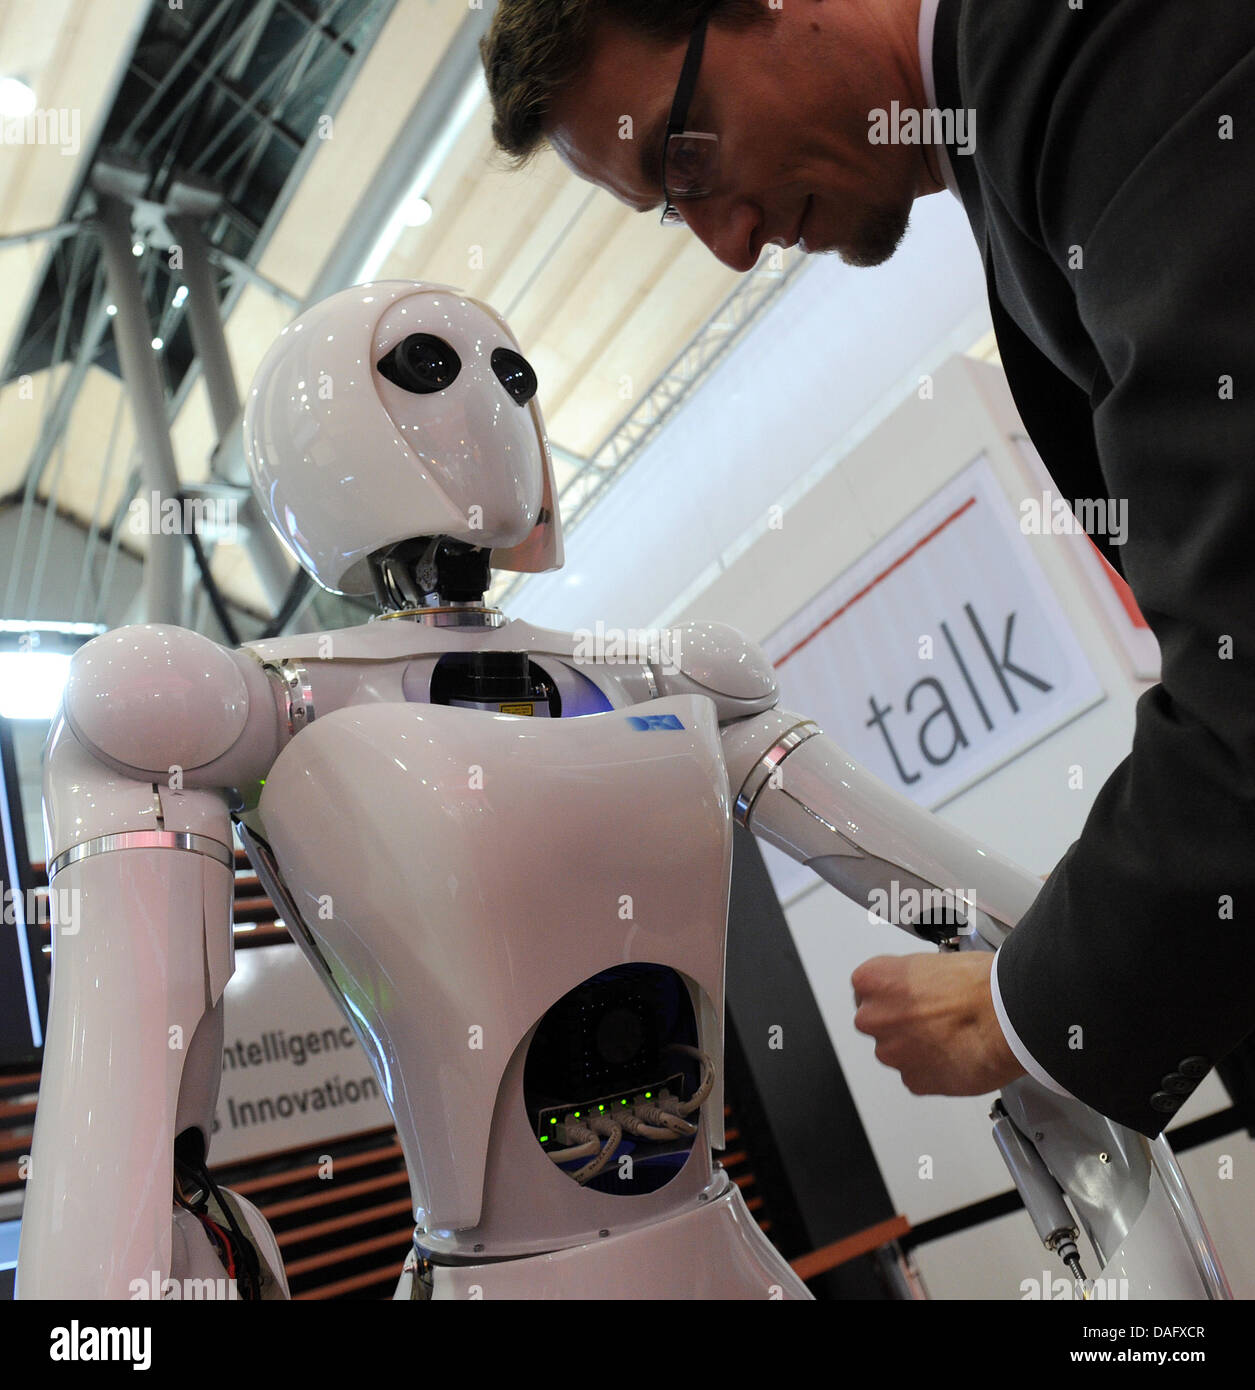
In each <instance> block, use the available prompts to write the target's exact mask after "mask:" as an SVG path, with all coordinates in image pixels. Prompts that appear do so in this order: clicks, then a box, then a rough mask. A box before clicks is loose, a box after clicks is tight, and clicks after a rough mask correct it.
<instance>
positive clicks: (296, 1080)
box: [209, 945, 392, 1164]
mask: <svg viewBox="0 0 1255 1390" xmlns="http://www.w3.org/2000/svg"><path fill="white" fill-rule="evenodd" d="M391 1123H392V1117H391V1115H390V1114H389V1113H388V1107H387V1105H386V1103H385V1102H384V1099H383V1096H382V1094H381V1093H380V1089H379V1083H378V1082H377V1081H376V1079H375V1076H374V1073H373V1072H372V1071H371V1068H370V1063H369V1062H368V1061H367V1060H366V1057H365V1056H364V1054H363V1052H362V1049H361V1047H360V1046H359V1045H358V1041H357V1038H356V1037H355V1036H354V1034H353V1030H352V1029H351V1028H350V1027H349V1025H348V1024H347V1023H346V1022H345V1020H344V1015H343V1014H342V1013H341V1012H340V1010H339V1009H338V1008H337V1007H336V1004H335V1001H334V1000H333V999H332V998H331V996H330V995H329V994H328V993H327V990H326V989H325V988H324V986H323V984H322V981H321V980H319V978H318V976H317V975H315V974H314V971H313V968H312V967H311V966H310V964H309V963H308V961H306V959H305V957H304V956H303V955H301V952H300V948H299V947H297V946H290V945H289V946H264V947H262V948H260V949H259V950H255V951H239V952H237V954H236V957H235V974H234V975H233V976H232V977H231V982H230V984H229V985H228V986H227V993H226V1004H225V1031H224V1035H223V1049H222V1089H221V1091H220V1092H219V1095H218V1109H217V1112H216V1114H215V1117H214V1132H213V1137H212V1140H211V1142H210V1146H209V1161H210V1162H211V1163H213V1164H221V1163H234V1162H237V1161H238V1160H240V1159H245V1158H254V1157H256V1156H257V1155H258V1154H265V1153H271V1152H273V1151H274V1150H275V1149H289V1148H295V1147H297V1146H298V1145H302V1144H317V1143H320V1142H322V1141H323V1140H324V1139H339V1138H343V1137H345V1136H346V1135H350V1134H357V1133H360V1132H361V1131H362V1130H365V1129H376V1128H378V1127H379V1126H381V1125H387V1124H391Z"/></svg>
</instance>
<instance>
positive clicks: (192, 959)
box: [18, 627, 281, 1298]
mask: <svg viewBox="0 0 1255 1390" xmlns="http://www.w3.org/2000/svg"><path fill="white" fill-rule="evenodd" d="M250 668H251V669H250ZM280 737H281V735H280V724H279V715H278V707H277V703H276V696H275V694H273V693H272V690H271V686H270V683H269V681H268V680H267V678H266V675H265V674H264V672H263V671H262V670H261V668H260V666H259V665H258V664H257V662H256V661H255V660H254V659H253V658H251V657H249V656H247V655H243V654H231V653H228V652H226V651H224V650H223V649H222V648H220V647H218V646H216V645H215V644H214V643H213V642H210V641H209V640H208V639H207V638H203V637H199V636H197V635H196V634H194V633H190V632H184V631H182V630H180V629H177V628H163V627H142V628H128V629H123V630H121V631H119V632H113V633H107V634H105V635H104V636H102V637H99V638H97V639H96V640H95V641H93V642H90V643H88V644H87V645H86V646H85V647H83V648H82V649H81V650H80V651H79V652H78V654H77V655H76V656H75V659H74V662H73V664H72V666H71V674H70V680H69V683H68V685H67V688H66V695H65V700H64V703H63V708H62V715H61V717H60V718H59V719H58V720H57V721H56V723H55V724H54V726H53V731H52V735H51V738H50V740H49V745H48V749H47V753H46V758H45V772H44V778H45V782H44V795H45V829H46V836H47V843H48V856H49V864H48V873H49V880H50V883H51V884H52V885H53V888H54V890H55V891H53V892H52V893H51V894H50V897H51V900H52V903H53V909H54V920H53V928H52V930H53V958H52V972H53V975H52V1000H51V1010H50V1018H49V1028H48V1038H47V1043H46V1047H45V1052H44V1064H43V1076H42V1082H41V1086H40V1096H39V1108H38V1112H37V1117H36V1124H35V1133H34V1139H33V1145H32V1152H31V1172H30V1180H29V1182H28V1186H27V1194H26V1203H25V1211H24V1215H23V1222H22V1238H21V1249H20V1254H19V1262H18V1292H19V1294H20V1296H21V1297H23V1298H66V1297H81V1298H131V1297H134V1296H136V1295H137V1293H141V1296H149V1297H156V1296H160V1293H161V1289H160V1286H161V1285H163V1284H164V1282H165V1281H166V1279H167V1278H169V1277H171V1276H173V1277H176V1278H177V1277H179V1276H180V1275H186V1274H196V1275H197V1276H200V1275H203V1274H206V1273H208V1272H216V1274H217V1275H219V1276H221V1275H222V1274H223V1272H224V1271H223V1267H222V1265H221V1263H220V1262H219V1261H217V1259H216V1257H214V1256H213V1252H212V1250H211V1249H210V1247H209V1236H208V1235H207V1233H206V1232H205V1230H204V1228H203V1227H202V1226H201V1225H200V1223H199V1222H198V1221H197V1220H195V1219H194V1218H190V1217H189V1214H188V1213H187V1212H186V1211H185V1210H183V1209H181V1208H180V1209H179V1213H178V1218H177V1219H173V1218H174V1209H173V1208H174V1200H173V1199H174V1149H175V1140H176V1138H177V1137H178V1136H179V1135H188V1136H189V1137H191V1138H192V1139H193V1143H192V1148H193V1150H199V1151H200V1152H202V1153H203V1148H202V1147H201V1145H199V1144H197V1143H196V1142H195V1137H194V1132H196V1131H199V1136H200V1140H201V1141H202V1143H203V1145H204V1146H207V1144H208V1138H209V1133H210V1130H211V1128H212V1123H213V1110H214V1105H215V1102H216V1099H217V1090H218V1081H219V1075H220V1068H221V1057H222V1008H221V1000H222V993H223V990H224V988H225V987H226V983H227V980H228V978H229V977H230V975H231V972H232V969H233V959H232V939H231V901H232V892H233V878H234V872H233V867H234V854H233V851H232V842H231V826H230V816H229V810H228V797H229V792H228V790H227V789H229V788H233V787H236V786H239V785H243V784H244V783H245V782H246V781H248V780H250V779H251V780H253V781H256V780H257V779H258V778H260V777H261V776H264V774H265V771H266V769H267V768H268V767H269V764H270V762H271V761H273V757H274V755H275V751H276V749H277V747H278V742H279V739H280ZM260 1243H261V1244H262V1245H263V1246H265V1245H266V1242H265V1240H264V1239H263V1240H262V1241H261V1242H260ZM267 1253H270V1252H269V1251H268V1252H267ZM207 1257H208V1258H207ZM279 1277H280V1279H281V1275H280V1276H279ZM137 1281H142V1290H141V1289H139V1288H137ZM154 1285H155V1286H156V1287H153V1286H154Z"/></svg>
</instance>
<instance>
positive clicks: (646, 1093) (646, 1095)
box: [645, 1091, 653, 1100]
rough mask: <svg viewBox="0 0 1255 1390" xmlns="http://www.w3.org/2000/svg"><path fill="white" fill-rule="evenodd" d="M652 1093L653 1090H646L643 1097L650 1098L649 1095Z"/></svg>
mask: <svg viewBox="0 0 1255 1390" xmlns="http://www.w3.org/2000/svg"><path fill="white" fill-rule="evenodd" d="M652 1095H653V1092H652V1091H646V1092H645V1099H646V1100H648V1099H649V1098H650V1096H652Z"/></svg>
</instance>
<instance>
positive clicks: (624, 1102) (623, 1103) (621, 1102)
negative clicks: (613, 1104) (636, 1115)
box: [619, 1100, 627, 1105]
mask: <svg viewBox="0 0 1255 1390" xmlns="http://www.w3.org/2000/svg"><path fill="white" fill-rule="evenodd" d="M619 1104H620V1105H626V1104H627V1101H625V1100H621V1101H620V1102H619Z"/></svg>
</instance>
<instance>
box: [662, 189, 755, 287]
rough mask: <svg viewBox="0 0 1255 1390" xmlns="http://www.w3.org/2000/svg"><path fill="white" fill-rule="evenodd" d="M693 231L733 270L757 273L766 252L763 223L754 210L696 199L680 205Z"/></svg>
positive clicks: (745, 205)
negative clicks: (760, 254) (756, 269)
mask: <svg viewBox="0 0 1255 1390" xmlns="http://www.w3.org/2000/svg"><path fill="white" fill-rule="evenodd" d="M676 206H677V207H678V208H679V210H680V216H681V217H683V218H684V220H685V222H686V223H687V224H688V226H689V228H690V230H691V231H692V232H693V234H694V235H695V236H696V237H697V238H698V240H700V241H703V242H705V243H706V245H707V246H708V247H709V248H710V250H711V251H712V252H713V253H714V255H715V256H716V257H717V258H718V259H719V260H721V261H722V262H723V263H724V265H726V266H729V267H731V269H733V270H738V271H746V270H753V268H754V267H755V266H756V265H757V264H758V254H759V252H760V251H761V250H762V249H763V240H762V238H763V227H762V219H761V217H760V216H759V215H758V213H757V212H756V211H755V210H754V208H753V206H752V205H751V204H749V203H747V202H744V201H737V202H733V201H732V200H730V199H727V198H694V199H691V200H686V201H684V202H681V203H677V204H676Z"/></svg>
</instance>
